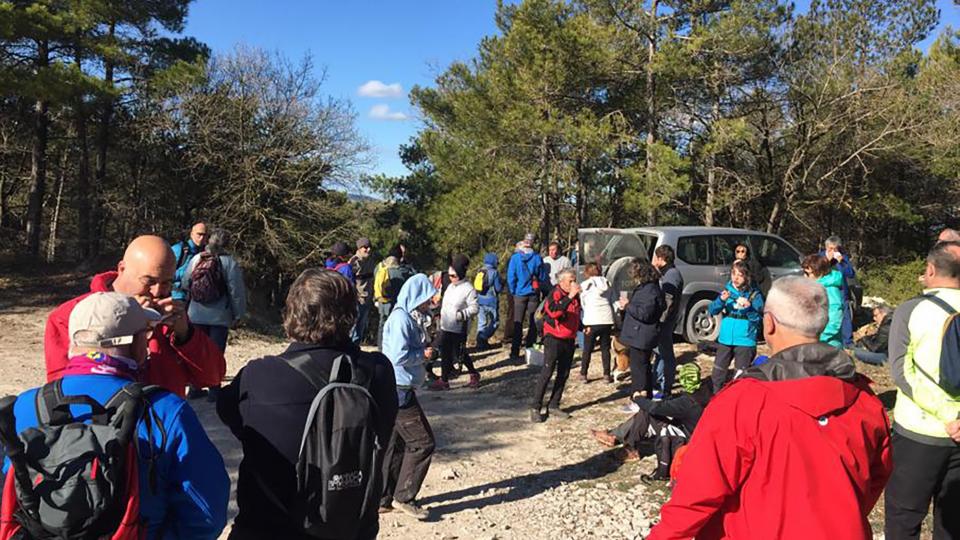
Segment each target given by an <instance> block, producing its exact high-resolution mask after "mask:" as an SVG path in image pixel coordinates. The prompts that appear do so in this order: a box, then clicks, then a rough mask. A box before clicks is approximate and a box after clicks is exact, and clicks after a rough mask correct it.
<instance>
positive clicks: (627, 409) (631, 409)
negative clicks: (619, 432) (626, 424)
mask: <svg viewBox="0 0 960 540" xmlns="http://www.w3.org/2000/svg"><path fill="white" fill-rule="evenodd" d="M620 412H622V413H626V414H637V413H638V412H640V406H639V405H637V404H636V403H634V402H632V401H631V402H630V403H627V404H626V405H624V406H623V407H620Z"/></svg>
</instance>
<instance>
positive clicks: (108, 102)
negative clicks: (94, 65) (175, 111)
mask: <svg viewBox="0 0 960 540" xmlns="http://www.w3.org/2000/svg"><path fill="white" fill-rule="evenodd" d="M116 28H117V25H116V23H114V22H111V23H110V27H109V30H108V35H109V36H110V38H111V39H112V38H113V37H114V36H115V35H116ZM113 71H114V63H113V60H111V59H109V58H108V59H107V60H106V62H104V65H103V80H104V82H105V83H106V84H107V86H113ZM113 107H114V101H113V98H112V97H105V98H104V99H103V100H102V107H101V109H100V125H99V126H98V129H97V171H96V176H95V180H94V183H93V186H92V189H91V192H92V195H93V196H92V197H91V213H90V215H91V223H90V232H91V233H93V236H91V237H90V239H89V242H88V244H89V248H90V256H95V255H97V254H99V253H100V238H101V236H100V234H99V231H100V230H101V228H102V224H101V223H98V221H101V220H102V213H101V212H100V193H102V191H103V185H104V181H105V180H106V178H107V148H108V147H109V145H110V122H111V120H112V118H113Z"/></svg>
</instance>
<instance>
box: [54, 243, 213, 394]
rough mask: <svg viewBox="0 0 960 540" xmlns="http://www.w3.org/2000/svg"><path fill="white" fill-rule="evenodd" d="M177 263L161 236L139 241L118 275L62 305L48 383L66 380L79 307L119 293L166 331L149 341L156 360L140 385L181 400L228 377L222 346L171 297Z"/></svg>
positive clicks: (104, 277) (97, 279)
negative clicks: (150, 312) (152, 314)
mask: <svg viewBox="0 0 960 540" xmlns="http://www.w3.org/2000/svg"><path fill="white" fill-rule="evenodd" d="M174 266H175V260H174V257H173V251H171V250H170V246H169V245H168V244H167V242H166V241H165V240H164V239H163V238H160V237H158V236H140V237H138V238H135V239H134V240H133V241H132V242H131V243H130V245H129V246H127V250H126V251H125V252H124V254H123V260H121V261H120V263H119V264H118V265H117V269H116V271H111V272H104V273H102V274H98V275H96V276H94V277H93V280H92V281H91V282H90V292H89V293H86V294H83V295H81V296H78V297H77V298H74V299H73V300H69V301H67V302H65V303H63V304H61V305H60V306H59V307H58V308H57V309H55V310H53V312H52V313H50V316H49V317H48V318H47V326H46V331H45V332H44V339H43V352H44V357H45V359H46V363H47V381H48V382H49V381H54V380H57V379H59V378H60V377H62V376H63V371H64V369H66V367H67V362H68V360H69V356H68V351H69V349H70V334H69V333H68V323H69V320H70V313H71V312H72V311H73V309H74V307H75V306H76V305H77V304H78V303H79V302H80V301H81V300H83V299H84V298H86V297H87V296H89V295H90V294H93V293H97V292H111V291H114V292H118V293H121V294H125V295H127V296H132V297H133V298H134V299H136V301H137V303H139V304H140V305H141V306H143V307H146V308H151V309H154V310H156V311H158V312H159V313H160V314H161V316H162V321H161V326H160V327H158V328H157V329H156V331H154V333H153V336H152V337H151V339H150V340H149V344H148V345H149V351H150V361H149V362H148V363H147V365H146V367H145V368H144V369H142V370H140V371H139V372H138V377H139V380H140V382H144V383H147V384H155V385H158V386H161V387H163V388H165V389H167V390H169V391H171V392H173V393H174V394H177V395H178V396H181V397H182V396H184V395H185V388H186V387H187V385H191V386H194V387H196V388H207V387H211V386H218V385H219V384H220V382H221V381H222V380H223V377H224V375H225V374H226V368H227V366H226V361H225V360H224V357H223V353H222V352H221V351H220V349H219V348H218V347H217V345H216V344H215V343H214V342H213V341H212V340H210V338H208V337H207V336H206V334H204V333H203V332H200V331H196V330H195V329H194V327H193V325H192V324H190V320H189V319H188V317H187V313H186V306H185V304H184V303H183V302H182V301H180V300H175V299H173V298H172V297H171V287H172V284H173V279H174Z"/></svg>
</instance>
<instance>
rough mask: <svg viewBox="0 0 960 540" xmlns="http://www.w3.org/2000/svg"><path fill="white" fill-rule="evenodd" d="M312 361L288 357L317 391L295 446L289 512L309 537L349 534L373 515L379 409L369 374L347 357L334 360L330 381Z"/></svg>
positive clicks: (377, 494)
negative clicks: (293, 490) (297, 451)
mask: <svg viewBox="0 0 960 540" xmlns="http://www.w3.org/2000/svg"><path fill="white" fill-rule="evenodd" d="M317 364H318V363H317V362H316V361H314V360H312V359H311V358H310V356H309V355H301V356H297V357H294V358H292V359H290V360H289V361H287V365H289V366H290V367H291V368H292V369H294V370H296V371H297V372H298V373H300V374H301V375H302V376H303V377H304V378H306V379H307V380H308V381H310V383H311V384H312V385H313V386H314V387H316V388H317V390H318V393H317V396H316V397H315V398H314V399H313V403H312V404H311V405H310V412H309V414H307V422H306V425H305V427H304V431H303V438H302V441H301V444H300V454H299V456H300V457H299V459H298V461H297V494H298V495H297V503H296V505H295V507H294V508H293V509H292V510H293V515H294V517H295V519H296V520H297V523H299V524H300V525H301V526H302V528H303V531H304V533H305V534H307V535H308V536H313V537H316V538H353V537H354V536H356V534H357V531H358V530H359V528H360V527H361V525H362V524H364V523H369V522H370V521H375V520H376V519H377V509H378V507H379V502H380V488H381V482H380V476H379V475H380V471H379V469H378V467H377V453H378V452H379V451H380V449H381V445H380V441H379V440H378V438H377V433H376V425H377V420H378V418H379V410H378V407H377V404H376V402H375V401H374V399H373V395H372V394H370V391H369V389H368V388H369V386H370V380H369V377H368V376H367V375H366V373H365V372H364V371H363V370H361V369H360V368H359V366H357V364H356V363H355V362H354V361H353V359H352V358H350V356H348V355H340V356H338V357H337V358H336V359H335V360H334V361H333V367H332V369H331V370H330V377H329V380H326V379H325V378H324V376H323V374H322V373H320V371H319V370H318V365H317ZM347 372H349V373H347Z"/></svg>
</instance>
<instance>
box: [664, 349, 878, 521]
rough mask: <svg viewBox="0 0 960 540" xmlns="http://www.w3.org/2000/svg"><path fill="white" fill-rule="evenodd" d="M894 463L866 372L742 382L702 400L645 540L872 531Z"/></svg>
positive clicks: (745, 380) (743, 380)
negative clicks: (672, 483)
mask: <svg viewBox="0 0 960 540" xmlns="http://www.w3.org/2000/svg"><path fill="white" fill-rule="evenodd" d="M751 369H752V368H751ZM891 467H892V463H891V458H890V426H889V421H888V419H887V415H886V412H885V411H884V409H883V405H882V404H881V403H880V400H879V399H877V397H876V396H875V395H874V394H873V392H871V391H870V389H869V386H868V382H867V381H866V380H865V379H864V378H863V377H860V376H856V379H855V380H854V382H853V383H851V382H845V381H844V380H841V379H840V378H837V377H833V376H822V375H821V376H812V377H805V378H800V379H793V380H782V381H776V382H767V381H760V380H755V379H742V380H738V381H736V382H734V383H733V384H731V385H730V386H729V388H724V390H723V391H722V392H720V393H719V394H718V395H717V397H716V398H714V401H713V402H711V403H710V405H709V406H708V407H707V409H706V411H705V413H704V415H703V418H702V419H701V420H700V423H699V424H698V425H697V430H696V432H695V433H694V435H693V438H692V440H691V442H690V447H689V449H688V451H687V453H686V454H685V455H684V458H683V466H682V467H681V468H680V470H679V474H678V478H677V485H676V487H675V488H674V490H673V494H672V496H671V498H670V501H669V502H668V503H667V504H666V505H664V507H663V508H662V509H661V514H660V523H659V524H658V525H657V526H656V527H654V529H653V531H651V533H650V536H648V537H647V538H648V540H665V539H671V538H678V539H679V538H698V539H719V538H778V539H793V538H796V539H801V538H802V539H808V538H830V539H831V540H854V539H857V540H863V539H869V538H872V533H871V530H870V524H869V522H868V521H867V515H868V514H869V513H870V510H871V509H872V508H873V506H874V504H876V502H877V499H878V498H879V497H880V493H881V492H882V491H883V487H884V485H885V484H886V482H887V478H889V476H890V470H891Z"/></svg>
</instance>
